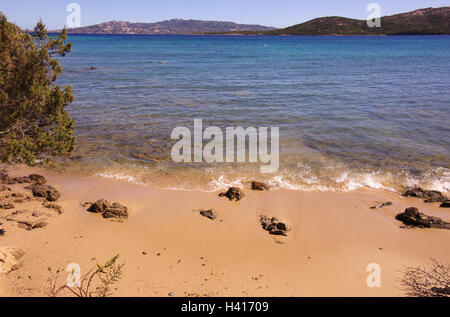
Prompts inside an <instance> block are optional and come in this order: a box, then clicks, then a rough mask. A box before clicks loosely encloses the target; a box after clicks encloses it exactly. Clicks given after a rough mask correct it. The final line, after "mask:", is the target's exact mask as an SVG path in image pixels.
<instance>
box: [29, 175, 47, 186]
mask: <svg viewBox="0 0 450 317" xmlns="http://www.w3.org/2000/svg"><path fill="white" fill-rule="evenodd" d="M28 178H29V179H30V180H31V181H32V182H33V183H34V184H41V185H44V184H45V183H47V180H46V179H45V177H44V176H42V175H38V174H31V175H29V176H28Z"/></svg>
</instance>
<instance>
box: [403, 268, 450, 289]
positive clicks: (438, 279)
mask: <svg viewBox="0 0 450 317" xmlns="http://www.w3.org/2000/svg"><path fill="white" fill-rule="evenodd" d="M402 273H403V276H402V278H401V280H400V282H401V285H402V287H403V290H404V291H405V292H406V295H407V296H409V297H450V265H443V264H440V263H439V262H438V261H437V260H435V259H431V264H429V265H428V266H425V267H407V268H405V269H404V270H403V271H402Z"/></svg>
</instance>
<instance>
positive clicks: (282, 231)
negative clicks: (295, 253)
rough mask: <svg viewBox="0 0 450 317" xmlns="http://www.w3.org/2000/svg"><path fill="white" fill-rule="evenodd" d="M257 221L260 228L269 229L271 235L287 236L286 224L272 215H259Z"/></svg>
mask: <svg viewBox="0 0 450 317" xmlns="http://www.w3.org/2000/svg"><path fill="white" fill-rule="evenodd" d="M259 221H260V223H261V225H262V228H263V229H264V230H266V231H269V233H270V234H271V235H276V236H287V232H288V230H289V229H288V226H287V225H286V224H285V223H284V222H281V221H279V220H278V219H277V218H274V217H267V216H260V217H259Z"/></svg>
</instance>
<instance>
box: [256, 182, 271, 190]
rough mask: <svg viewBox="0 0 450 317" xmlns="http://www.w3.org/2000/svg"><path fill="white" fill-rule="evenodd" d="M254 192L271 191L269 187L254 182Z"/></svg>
mask: <svg viewBox="0 0 450 317" xmlns="http://www.w3.org/2000/svg"><path fill="white" fill-rule="evenodd" d="M252 190H259V191H262V192H263V191H267V190H270V187H269V185H267V184H265V183H262V182H252Z"/></svg>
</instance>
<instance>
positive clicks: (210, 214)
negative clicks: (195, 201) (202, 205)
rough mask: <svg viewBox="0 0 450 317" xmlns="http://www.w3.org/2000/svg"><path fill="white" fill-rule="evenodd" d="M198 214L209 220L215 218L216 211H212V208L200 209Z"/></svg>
mask: <svg viewBox="0 0 450 317" xmlns="http://www.w3.org/2000/svg"><path fill="white" fill-rule="evenodd" d="M200 215H202V216H203V217H206V218H209V219H211V220H215V219H216V218H217V213H216V212H215V211H214V209H209V210H202V211H200Z"/></svg>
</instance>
